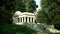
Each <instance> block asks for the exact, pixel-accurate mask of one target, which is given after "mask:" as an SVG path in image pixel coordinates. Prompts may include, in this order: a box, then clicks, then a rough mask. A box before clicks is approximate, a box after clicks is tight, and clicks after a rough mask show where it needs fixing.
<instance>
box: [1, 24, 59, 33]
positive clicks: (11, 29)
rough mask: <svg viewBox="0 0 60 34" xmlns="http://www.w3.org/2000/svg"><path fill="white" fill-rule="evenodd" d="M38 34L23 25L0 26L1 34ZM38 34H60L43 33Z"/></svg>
mask: <svg viewBox="0 0 60 34" xmlns="http://www.w3.org/2000/svg"><path fill="white" fill-rule="evenodd" d="M36 33H37V32H36V31H34V30H32V29H30V28H28V27H26V26H24V25H23V26H22V25H0V34H36ZM38 34H60V33H43V32H39V33H38Z"/></svg>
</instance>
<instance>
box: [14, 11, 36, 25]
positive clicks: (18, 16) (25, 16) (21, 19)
mask: <svg viewBox="0 0 60 34" xmlns="http://www.w3.org/2000/svg"><path fill="white" fill-rule="evenodd" d="M35 20H36V17H35V14H34V13H28V12H23V13H22V12H20V11H17V12H16V13H15V14H14V16H13V23H15V24H19V25H21V24H23V23H35Z"/></svg>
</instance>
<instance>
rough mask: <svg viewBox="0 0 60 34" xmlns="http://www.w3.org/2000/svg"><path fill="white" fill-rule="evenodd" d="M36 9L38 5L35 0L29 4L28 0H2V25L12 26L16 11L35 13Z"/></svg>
mask: <svg viewBox="0 0 60 34" xmlns="http://www.w3.org/2000/svg"><path fill="white" fill-rule="evenodd" d="M26 4H27V5H26ZM26 7H27V8H28V9H26ZM36 8H37V5H36V2H35V1H34V0H29V1H27V2H26V0H0V24H11V23H12V21H13V19H12V17H13V15H14V13H15V12H16V11H21V12H34V11H35V10H36Z"/></svg>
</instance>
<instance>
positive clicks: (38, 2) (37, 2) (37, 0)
mask: <svg viewBox="0 0 60 34" xmlns="http://www.w3.org/2000/svg"><path fill="white" fill-rule="evenodd" d="M35 1H36V4H37V5H38V8H37V11H38V10H39V9H41V7H40V1H41V0H35Z"/></svg>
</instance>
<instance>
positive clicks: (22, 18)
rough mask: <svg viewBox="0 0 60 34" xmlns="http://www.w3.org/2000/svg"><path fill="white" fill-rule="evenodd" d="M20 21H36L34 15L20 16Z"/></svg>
mask: <svg viewBox="0 0 60 34" xmlns="http://www.w3.org/2000/svg"><path fill="white" fill-rule="evenodd" d="M18 22H19V23H24V22H26V23H30V22H31V23H34V22H35V18H34V17H19V18H18Z"/></svg>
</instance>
